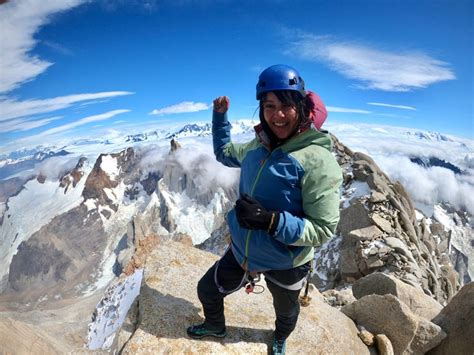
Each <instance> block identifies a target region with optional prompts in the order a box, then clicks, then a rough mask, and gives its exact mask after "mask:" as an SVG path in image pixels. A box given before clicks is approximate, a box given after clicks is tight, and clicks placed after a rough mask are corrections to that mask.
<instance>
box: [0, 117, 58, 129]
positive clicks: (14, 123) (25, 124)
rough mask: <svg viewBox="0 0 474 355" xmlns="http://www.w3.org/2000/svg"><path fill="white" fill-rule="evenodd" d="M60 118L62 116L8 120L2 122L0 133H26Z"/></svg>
mask: <svg viewBox="0 0 474 355" xmlns="http://www.w3.org/2000/svg"><path fill="white" fill-rule="evenodd" d="M61 118H63V116H54V117H48V118H43V119H40V120H29V119H26V118H17V119H13V120H9V121H6V122H2V124H1V125H0V133H5V132H15V131H28V130H30V129H33V128H38V127H42V126H45V125H47V124H49V123H51V122H53V121H56V120H59V119H61Z"/></svg>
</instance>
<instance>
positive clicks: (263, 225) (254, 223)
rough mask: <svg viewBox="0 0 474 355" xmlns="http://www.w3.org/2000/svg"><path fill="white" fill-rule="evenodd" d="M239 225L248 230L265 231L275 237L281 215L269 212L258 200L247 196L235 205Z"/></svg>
mask: <svg viewBox="0 0 474 355" xmlns="http://www.w3.org/2000/svg"><path fill="white" fill-rule="evenodd" d="M235 213H236V215H237V221H239V224H240V225H241V226H242V227H244V228H247V229H263V230H266V231H267V232H268V234H270V235H273V234H274V233H275V230H276V228H277V227H278V221H279V219H280V213H278V212H276V211H269V210H267V209H266V208H265V207H263V206H262V205H261V204H260V202H258V201H257V200H256V199H254V198H252V197H250V196H249V195H247V194H245V195H243V196H242V197H241V198H239V199H238V200H237V202H236V203H235Z"/></svg>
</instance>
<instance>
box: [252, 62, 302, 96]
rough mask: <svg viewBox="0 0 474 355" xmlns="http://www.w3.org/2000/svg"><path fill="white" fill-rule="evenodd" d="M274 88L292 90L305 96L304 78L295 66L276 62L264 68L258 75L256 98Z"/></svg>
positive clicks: (274, 89)
mask: <svg viewBox="0 0 474 355" xmlns="http://www.w3.org/2000/svg"><path fill="white" fill-rule="evenodd" d="M276 90H293V91H297V92H299V93H300V94H301V96H302V97H305V96H306V92H305V89H304V80H303V78H301V76H300V74H299V73H298V71H297V70H296V69H295V68H292V67H290V66H288V65H284V64H277V65H272V66H271V67H268V68H267V69H265V70H264V71H263V72H262V73H261V74H260V76H259V77H258V83H257V100H260V98H261V97H262V95H263V94H264V93H266V92H270V91H276Z"/></svg>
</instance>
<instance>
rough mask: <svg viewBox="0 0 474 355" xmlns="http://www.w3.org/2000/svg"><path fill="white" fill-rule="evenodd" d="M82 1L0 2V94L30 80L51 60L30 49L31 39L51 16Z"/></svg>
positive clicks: (33, 44)
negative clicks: (38, 55) (32, 52)
mask: <svg viewBox="0 0 474 355" xmlns="http://www.w3.org/2000/svg"><path fill="white" fill-rule="evenodd" d="M82 2H83V0H43V1H35V0H22V1H10V2H7V3H5V4H3V5H1V11H0V28H1V31H0V53H2V60H1V61H0V73H2V75H0V93H6V92H9V91H11V90H13V89H15V88H17V87H19V86H20V85H22V84H23V83H24V82H27V81H30V80H33V79H34V78H35V77H36V76H38V75H40V74H41V73H43V72H44V71H45V70H46V69H47V68H48V67H49V66H51V65H52V63H50V62H47V61H44V60H41V59H40V58H38V57H37V56H35V55H32V54H31V53H30V51H31V50H32V49H33V47H34V46H35V45H36V39H35V38H33V35H34V34H35V32H36V31H38V29H39V28H40V27H41V26H43V25H44V24H46V23H47V22H49V20H50V17H51V16H52V15H54V14H55V13H58V12H60V11H66V10H69V9H71V8H73V7H76V6H78V5H79V4H81V3H82Z"/></svg>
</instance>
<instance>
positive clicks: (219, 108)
mask: <svg viewBox="0 0 474 355" xmlns="http://www.w3.org/2000/svg"><path fill="white" fill-rule="evenodd" d="M213 106H214V111H215V112H218V113H226V112H227V110H228V109H229V106H230V99H229V97H227V96H219V97H218V98H217V99H215V100H214V102H213Z"/></svg>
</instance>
